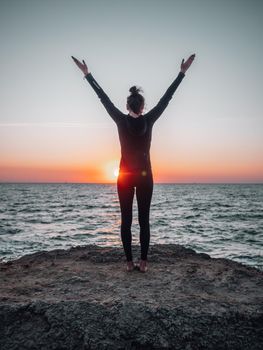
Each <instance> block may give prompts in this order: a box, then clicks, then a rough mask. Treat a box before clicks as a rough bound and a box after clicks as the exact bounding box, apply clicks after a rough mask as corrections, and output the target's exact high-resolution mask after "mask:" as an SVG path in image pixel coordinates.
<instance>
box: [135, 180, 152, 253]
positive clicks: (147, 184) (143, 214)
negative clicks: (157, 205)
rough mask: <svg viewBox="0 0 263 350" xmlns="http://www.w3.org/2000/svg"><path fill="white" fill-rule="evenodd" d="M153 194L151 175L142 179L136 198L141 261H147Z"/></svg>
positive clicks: (137, 188)
mask: <svg viewBox="0 0 263 350" xmlns="http://www.w3.org/2000/svg"><path fill="white" fill-rule="evenodd" d="M152 193H153V178H152V176H151V175H147V176H146V177H142V178H141V179H140V181H139V182H138V183H137V186H136V198H137V203H138V214H139V224H140V243H141V260H147V254H148V249H149V244H150V223H149V220H150V206H151V199H152Z"/></svg>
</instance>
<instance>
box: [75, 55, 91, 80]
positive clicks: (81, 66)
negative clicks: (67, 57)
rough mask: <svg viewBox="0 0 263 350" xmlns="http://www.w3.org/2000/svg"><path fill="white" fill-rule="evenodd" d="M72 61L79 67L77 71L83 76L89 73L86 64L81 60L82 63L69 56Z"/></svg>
mask: <svg viewBox="0 0 263 350" xmlns="http://www.w3.org/2000/svg"><path fill="white" fill-rule="evenodd" d="M71 57H72V59H73V61H74V62H75V63H76V65H77V66H78V67H79V69H80V70H81V71H82V72H83V74H84V75H85V76H86V75H87V74H88V73H89V70H88V67H87V65H86V62H85V61H84V60H82V62H83V63H81V62H80V61H79V60H77V59H76V58H75V57H73V56H71Z"/></svg>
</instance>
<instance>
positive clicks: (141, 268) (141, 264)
mask: <svg viewBox="0 0 263 350" xmlns="http://www.w3.org/2000/svg"><path fill="white" fill-rule="evenodd" d="M146 263H147V260H141V261H140V271H141V272H146V271H147V266H146Z"/></svg>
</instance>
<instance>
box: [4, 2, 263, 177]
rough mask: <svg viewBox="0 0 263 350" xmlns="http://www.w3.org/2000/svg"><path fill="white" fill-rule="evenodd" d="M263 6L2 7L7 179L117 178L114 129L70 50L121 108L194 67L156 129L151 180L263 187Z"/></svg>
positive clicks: (150, 98) (151, 101)
mask: <svg viewBox="0 0 263 350" xmlns="http://www.w3.org/2000/svg"><path fill="white" fill-rule="evenodd" d="M262 23H263V2H262V1H260V0H247V1H245V0H220V1H219V0H182V1H181V0H158V1H156V0H133V1H131V0H129V1H126V0H121V1H119V0H104V1H102V0H94V1H93V0H91V1H89V0H86V1H84V0H75V1H68V0H63V1H62V0H52V1H51V0H45V1H42V0H0V44H1V55H0V63H1V64H0V76H1V79H0V99H1V100H0V182H115V181H116V175H117V169H118V165H119V160H120V144H119V139H118V133H117V128H116V125H115V123H114V122H113V121H112V119H111V118H110V117H109V115H108V114H107V112H106V110H105V109H104V107H103V106H102V105H101V103H100V101H99V99H98V97H97V95H96V94H95V92H94V91H93V90H92V88H91V86H90V85H89V84H88V82H87V81H86V80H84V79H83V74H82V72H81V71H80V70H79V69H78V67H77V66H76V65H75V64H74V62H73V61H72V59H71V55H73V56H75V57H77V58H78V59H80V60H82V59H85V61H86V63H87V65H88V68H89V71H90V72H91V73H92V74H93V76H94V78H95V79H96V80H97V81H98V83H99V84H100V85H101V86H102V88H103V89H104V91H105V92H106V93H107V94H108V96H109V97H110V99H111V100H112V101H113V103H114V104H115V105H116V106H117V107H118V108H119V109H120V110H122V111H123V112H124V113H128V112H127V110H126V99H127V96H128V94H129V88H130V87H131V86H132V85H138V86H140V87H142V89H143V91H144V96H145V100H146V108H145V112H147V111H148V110H150V109H151V108H152V107H154V105H155V104H156V103H157V102H158V101H159V99H160V98H161V96H162V95H163V94H164V92H165V91H166V89H167V88H168V86H169V85H170V84H171V83H172V81H173V80H174V79H175V78H176V76H177V75H178V73H179V71H180V64H181V61H182V59H183V58H184V59H185V60H186V59H187V58H188V57H189V56H190V55H191V54H192V53H195V54H196V58H195V61H194V62H193V64H192V66H191V67H190V68H189V70H188V71H187V72H186V75H185V78H184V79H183V81H182V83H181V84H180V86H179V87H178V89H177V91H176V92H175V94H174V96H173V99H172V100H171V101H170V103H169V105H168V107H167V109H166V110H165V112H164V113H163V115H162V116H161V117H160V119H158V121H157V122H156V123H155V125H154V129H153V137H152V146H151V160H152V169H153V174H154V180H155V182H175V183H196V182H198V183H207V182H213V183H229V182H230V183H233V182H238V183H241V182H244V183H249V182H251V183H254V182H256V183H259V182H260V183H261V182H263V137H262V136H263V113H262V112H263V98H262V85H263V69H262V66H261V65H262V56H263V41H262V34H263V24H262Z"/></svg>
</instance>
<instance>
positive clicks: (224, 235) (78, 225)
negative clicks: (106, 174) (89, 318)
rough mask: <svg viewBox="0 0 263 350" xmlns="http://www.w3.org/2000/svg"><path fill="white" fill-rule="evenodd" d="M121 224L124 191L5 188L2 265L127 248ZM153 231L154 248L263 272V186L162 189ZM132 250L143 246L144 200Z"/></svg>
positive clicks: (0, 194)
mask: <svg viewBox="0 0 263 350" xmlns="http://www.w3.org/2000/svg"><path fill="white" fill-rule="evenodd" d="M120 224H121V220H120V207H119V200H118V195H117V188H116V184H69V183H61V184H59V183H53V184H50V183H48V184H43V183H41V184H26V183H24V184H22V183H19V184H15V183H2V184H0V261H10V260H13V259H16V258H19V257H21V256H23V255H25V254H31V253H34V252H38V251H43V250H45V251H49V250H53V249H68V248H71V247H76V246H83V245H87V244H96V245H99V246H111V247H113V246H116V247H117V246H121V247H122V243H121V238H120ZM150 228H151V237H150V245H153V244H169V243H173V244H180V245H183V246H185V247H187V248H192V249H194V250H195V251H196V252H199V253H206V254H209V255H210V256H211V257H215V258H228V259H231V260H234V261H237V262H240V263H242V264H245V265H250V266H254V267H256V268H258V269H261V270H263V249H262V248H263V184H155V185H154V191H153V197H152V205H151V212H150ZM132 244H133V245H139V224H138V209H137V203H136V196H135V197H134V203H133V224H132ZM135 258H136V257H135Z"/></svg>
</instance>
